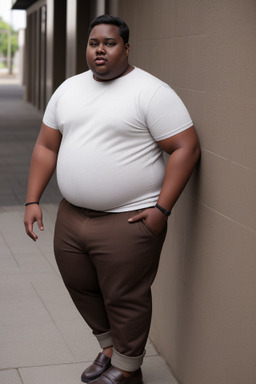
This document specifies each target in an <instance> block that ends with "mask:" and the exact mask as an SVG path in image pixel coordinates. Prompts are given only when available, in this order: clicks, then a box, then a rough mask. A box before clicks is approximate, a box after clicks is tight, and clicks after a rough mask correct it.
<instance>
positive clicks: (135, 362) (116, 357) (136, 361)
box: [111, 349, 146, 372]
mask: <svg viewBox="0 0 256 384" xmlns="http://www.w3.org/2000/svg"><path fill="white" fill-rule="evenodd" d="M145 353H146V351H144V353H143V354H142V355H140V356H135V357H131V356H126V355H122V354H121V353H119V352H117V350H115V349H113V356H112V358H111V364H112V365H113V366H114V367H116V368H118V369H121V370H123V371H127V372H134V371H137V369H139V368H140V366H141V365H142V363H143V358H144V356H145Z"/></svg>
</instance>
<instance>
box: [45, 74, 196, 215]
mask: <svg viewBox="0 0 256 384" xmlns="http://www.w3.org/2000/svg"><path fill="white" fill-rule="evenodd" d="M43 122H44V123H45V124H46V125H47V126H49V127H51V128H54V129H59V131H60V132H61V133H62V142H61V146H60V150H59V154H58V161H57V180H58V185H59V188H60V191H61V193H62V195H63V196H64V197H65V198H66V200H68V201H69V202H70V203H72V204H74V205H77V206H80V207H86V208H90V209H95V210H100V211H108V212H123V211H131V210H134V209H141V208H146V207H151V206H154V205H155V203H156V201H157V199H158V196H159V193H160V190H161V186H162V183H163V179H164V174H165V161H164V157H163V151H162V150H161V149H160V147H159V146H158V144H157V141H160V140H163V139H166V138H169V137H171V136H173V135H175V134H177V133H179V132H182V131H183V130H185V129H187V128H189V127H191V126H192V120H191V117H190V115H189V113H188V111H187V109H186V107H185V106H184V104H183V102H182V101H181V99H180V98H179V97H178V96H177V94H176V93H175V92H174V91H173V90H172V89H171V88H170V87H169V86H168V85H167V84H165V83H163V82H162V81H161V80H159V79H157V78H156V77H154V76H152V75H150V74H149V73H147V72H145V71H143V70H141V69H139V68H135V69H134V70H133V71H131V72H130V73H129V74H127V75H125V76H123V77H119V78H117V79H115V80H111V81H106V82H99V81H96V80H94V78H93V74H92V72H91V71H86V72H84V73H82V74H80V75H76V76H73V77H71V78H69V79H67V80H66V81H65V82H64V83H63V84H62V85H61V86H60V87H59V88H58V89H57V90H56V91H55V93H54V94H53V96H52V98H51V100H50V101H49V103H48V106H47V108H46V111H45V114H44V117H43Z"/></svg>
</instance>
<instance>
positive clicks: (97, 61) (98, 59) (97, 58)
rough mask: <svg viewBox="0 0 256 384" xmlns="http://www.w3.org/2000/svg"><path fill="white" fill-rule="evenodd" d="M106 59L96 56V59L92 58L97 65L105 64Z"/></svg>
mask: <svg viewBox="0 0 256 384" xmlns="http://www.w3.org/2000/svg"><path fill="white" fill-rule="evenodd" d="M106 61H107V60H106V59H104V57H96V59H95V60H94V62H95V64H97V65H103V64H105V62H106Z"/></svg>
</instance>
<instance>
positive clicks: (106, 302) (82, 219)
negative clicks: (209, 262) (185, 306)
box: [54, 199, 166, 371]
mask: <svg viewBox="0 0 256 384" xmlns="http://www.w3.org/2000/svg"><path fill="white" fill-rule="evenodd" d="M138 212H139V211H132V212H122V213H106V212H99V211H90V210H86V209H84V208H78V207H75V206H73V205H71V204H70V203H68V202H67V201H66V200H65V199H63V200H62V202H61V203H60V206H59V211H58V216H57V221H56V227H55V238H54V250H55V256H56V260H57V264H58V267H59V269H60V272H61V275H62V278H63V281H64V283H65V285H66V287H67V289H68V291H69V293H70V295H71V297H72V299H73V301H74V304H75V305H76V307H77V309H78V310H79V312H80V313H81V315H82V317H83V318H84V320H85V321H86V322H87V324H88V325H89V326H90V327H91V329H92V330H93V333H94V334H95V336H96V337H97V338H98V341H99V343H100V345H101V347H102V348H104V347H108V346H113V347H114V355H113V358H112V364H113V365H115V366H117V368H120V369H124V370H128V371H129V370H136V369H138V367H139V366H140V365H141V364H142V360H143V356H144V349H145V345H146V341H147V337H148V333H149V328H150V322H151V310H152V302H151V289H150V287H151V284H152V283H153V281H154V278H155V276H156V273H157V268H158V263H159V257H160V253H161V249H162V245H163V242H164V239H165V235H166V229H165V230H164V231H163V233H162V234H161V235H159V236H158V235H156V234H154V233H152V231H151V230H150V228H148V227H147V226H146V225H145V223H144V222H143V221H139V222H137V223H129V222H128V218H129V217H131V216H132V215H134V214H136V213H138Z"/></svg>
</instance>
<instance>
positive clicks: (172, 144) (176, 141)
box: [129, 126, 200, 233]
mask: <svg viewBox="0 0 256 384" xmlns="http://www.w3.org/2000/svg"><path fill="white" fill-rule="evenodd" d="M158 145H159V146H160V147H161V148H162V149H163V150H164V151H165V152H167V153H168V154H169V155H170V157H169V159H168V162H167V166H166V172H165V178H164V182H163V185H162V189H161V192H160V195H159V198H158V201H157V203H158V204H159V205H160V206H161V207H163V208H164V209H166V210H168V211H169V210H172V208H173V206H174V204H175V203H176V201H177V200H178V198H179V196H180V194H181V192H182V191H183V189H184V188H185V186H186V184H187V182H188V180H189V178H190V176H191V174H192V172H193V169H194V167H195V165H196V164H197V162H198V160H199V157H200V145H199V141H198V138H197V135H196V131H195V128H194V127H193V126H192V127H190V128H188V129H186V130H185V131H183V132H181V133H178V134H177V135H175V136H172V137H170V138H168V139H165V140H161V141H159V142H158ZM167 218H168V216H165V215H164V213H162V212H161V211H160V210H159V209H158V208H149V209H145V210H144V211H143V212H142V213H140V214H138V215H135V216H133V217H132V218H130V219H129V222H130V223H132V222H135V221H139V220H145V221H146V222H147V223H148V225H149V226H150V228H151V229H152V230H153V231H154V232H155V233H161V232H162V230H163V228H164V226H165V223H166V220H167Z"/></svg>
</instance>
